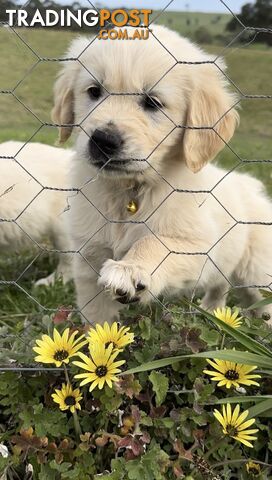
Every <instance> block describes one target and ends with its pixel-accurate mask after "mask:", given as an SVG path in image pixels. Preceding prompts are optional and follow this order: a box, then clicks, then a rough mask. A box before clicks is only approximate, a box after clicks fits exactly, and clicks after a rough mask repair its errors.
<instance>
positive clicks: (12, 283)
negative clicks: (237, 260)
mask: <svg viewBox="0 0 272 480" xmlns="http://www.w3.org/2000/svg"><path fill="white" fill-rule="evenodd" d="M88 2H89V4H90V6H91V7H92V8H94V9H96V7H95V5H93V3H92V2H91V1H90V0H88ZM173 2H174V0H170V1H165V3H166V4H165V6H164V8H163V9H162V10H161V11H159V12H156V14H155V16H154V17H153V18H152V21H151V22H150V23H149V26H148V27H146V28H148V29H149V32H150V35H152V36H153V37H154V38H155V39H156V41H157V42H158V43H159V44H160V45H161V47H162V48H163V49H165V50H166V51H167V53H168V54H169V55H170V57H171V58H172V60H173V64H172V66H171V67H170V68H169V69H168V70H167V71H166V72H165V73H164V75H162V76H161V77H160V78H158V80H157V82H156V84H157V83H159V82H160V81H161V80H162V78H164V77H165V76H166V75H167V74H168V73H169V71H171V70H172V69H173V68H175V67H176V65H179V64H184V65H186V64H187V65H199V64H204V63H210V64H213V65H214V67H215V68H217V69H219V70H220V71H221V73H222V74H223V75H225V77H226V78H227V80H228V81H229V82H230V84H231V85H232V87H233V89H234V90H235V91H236V92H237V93H238V97H237V101H236V102H235V103H234V104H233V105H232V107H231V109H232V108H235V107H237V106H238V105H239V104H240V103H241V102H242V101H244V100H251V101H254V100H256V99H260V100H261V99H271V98H272V95H269V94H268V95H262V94H247V93H244V92H243V91H242V89H241V88H240V87H239V85H237V84H236V83H235V82H234V81H233V80H232V78H230V76H229V75H228V74H227V73H226V72H225V71H223V70H222V68H221V67H220V62H218V60H219V59H220V58H221V57H222V55H224V54H225V53H226V52H227V49H228V48H230V47H231V46H232V45H233V44H234V43H235V42H236V41H237V40H239V38H240V37H241V36H243V35H245V34H248V33H251V34H253V38H251V39H250V40H249V42H247V45H248V44H249V43H252V42H253V41H254V39H255V37H256V36H257V35H258V34H259V33H269V34H272V29H268V28H262V27H261V26H259V28H257V27H251V26H247V25H244V24H243V23H242V22H241V20H240V19H239V18H238V17H237V16H236V15H235V13H234V12H233V11H232V9H231V8H230V7H229V6H228V2H224V1H223V0H218V2H220V3H221V4H222V5H223V6H224V7H225V8H226V11H227V12H228V13H229V14H231V15H232V17H233V18H235V19H236V21H237V23H238V24H239V26H240V31H239V33H238V34H237V35H235V36H234V38H232V40H231V41H230V42H229V43H228V45H226V46H225V47H222V49H221V51H220V53H219V54H217V55H215V58H214V60H211V61H203V62H201V61H200V62H197V61H181V60H178V59H177V58H176V57H175V56H174V55H173V53H172V52H171V51H170V50H169V49H167V48H166V46H165V45H164V44H163V43H162V42H161V41H160V39H159V38H157V37H156V35H155V34H154V32H153V31H152V23H153V22H155V21H156V20H158V19H159V17H160V16H161V15H162V14H163V13H164V12H165V11H167V9H168V8H169V7H171V5H172V4H173ZM28 3H29V2H27V3H26V4H25V5H23V6H22V7H20V8H26V7H27V5H28ZM1 28H2V29H4V28H6V29H9V31H10V34H11V35H14V36H15V37H16V41H17V43H18V44H20V43H22V44H23V45H24V47H25V48H26V49H27V50H29V51H30V52H31V55H32V57H33V59H34V63H32V64H31V66H30V68H28V69H26V71H25V72H23V73H22V76H21V78H19V79H18V80H17V82H16V84H15V85H14V86H13V87H12V88H9V89H4V90H0V93H1V96H9V97H12V99H13V100H14V101H15V102H18V103H19V104H20V106H21V107H22V109H24V110H25V111H26V112H28V114H29V115H32V116H33V118H35V120H36V123H37V128H36V129H35V131H34V132H33V134H32V135H31V136H30V137H29V138H28V139H27V140H26V141H25V142H24V143H23V146H22V147H20V148H19V150H18V151H17V152H16V154H14V155H12V156H8V155H1V156H0V158H1V161H5V160H13V161H14V162H16V164H17V165H18V167H19V168H21V169H23V170H24V171H25V172H26V173H27V174H28V175H29V177H30V178H32V179H33V180H34V181H35V182H36V183H37V186H38V187H39V188H38V190H37V193H36V194H35V196H34V197H33V198H31V200H30V201H28V202H27V203H26V205H25V206H24V207H23V209H22V211H21V212H20V214H19V215H18V216H17V217H16V218H0V228H1V223H2V224H4V223H11V224H12V225H14V226H16V228H18V229H20V231H22V232H23V234H24V235H25V236H26V237H27V238H28V239H29V240H30V241H31V242H33V244H35V245H36V248H37V249H38V253H37V254H35V256H34V258H33V259H32V260H30V261H29V262H28V263H27V265H26V266H25V267H24V268H23V270H22V271H20V273H19V274H18V275H17V278H16V279H14V280H3V279H0V288H2V287H5V288H14V287H16V288H17V289H18V290H20V292H21V293H23V294H24V295H25V296H26V297H27V298H28V299H29V301H30V303H33V304H35V305H36V306H37V307H38V309H39V313H40V315H45V314H46V313H49V314H51V313H53V312H58V311H59V305H56V306H55V308H48V306H46V305H43V304H42V303H41V302H40V301H38V300H37V299H36V298H35V296H34V294H33V293H32V292H30V291H27V289H26V288H24V287H23V286H22V285H20V279H21V278H22V277H23V276H24V274H25V273H26V272H27V271H28V269H29V268H30V267H31V266H32V264H33V263H34V262H35V261H36V260H37V259H38V258H39V257H40V255H43V254H44V253H48V252H50V253H51V252H54V253H58V254H60V255H81V256H82V258H84V255H83V253H82V251H81V250H82V248H81V249H79V250H77V251H72V250H63V249H52V248H48V247H47V246H43V245H40V244H39V243H38V242H36V241H35V240H34V239H33V238H32V236H31V232H29V231H26V230H25V229H24V228H23V227H22V225H20V222H19V219H20V217H21V216H22V215H23V214H24V212H25V211H26V210H27V209H29V208H30V206H31V205H32V204H33V202H35V201H36V200H37V198H38V197H39V196H40V195H41V194H42V193H43V192H45V191H55V192H57V191H59V192H66V193H67V209H69V194H71V193H72V194H77V193H81V194H82V195H84V193H83V192H82V191H81V188H63V187H60V186H59V187H58V186H56V187H53V186H51V185H44V184H43V183H42V182H40V180H39V179H38V178H35V176H34V175H33V174H32V173H31V172H30V171H29V170H28V169H27V168H26V167H25V166H24V165H23V163H21V162H20V159H19V157H20V152H21V151H22V150H23V149H24V148H26V146H27V145H28V144H29V143H30V142H31V141H32V140H35V137H36V136H37V135H38V134H39V133H40V131H41V130H42V129H43V128H44V127H55V128H57V127H60V126H63V127H67V128H69V126H71V125H70V124H69V125H68V124H67V125H57V124H55V123H52V122H46V121H42V120H41V118H40V116H39V115H38V114H37V113H36V112H35V109H33V108H31V107H30V106H29V105H28V104H27V102H26V101H24V100H23V99H22V98H21V96H20V95H18V94H17V92H18V89H19V87H20V86H21V85H22V83H23V82H24V81H25V80H26V79H27V78H28V76H29V75H31V74H32V72H33V71H34V70H35V69H36V68H37V67H39V66H41V65H43V64H45V63H46V64H48V63H50V62H53V63H62V62H68V61H69V62H78V63H79V64H80V65H81V67H82V68H85V69H86V70H87V67H86V66H85V65H84V63H82V61H81V55H82V53H83V52H81V53H80V55H78V56H77V57H72V58H64V57H57V58H53V57H44V56H42V55H41V54H40V53H39V52H38V51H36V48H35V47H33V46H32V45H31V42H30V41H28V39H27V38H24V36H23V35H22V34H21V33H20V30H19V29H18V28H15V27H11V26H7V23H5V22H1ZM39 34H40V35H41V34H42V33H41V32H39ZM96 39H97V36H94V37H93V38H92V39H91V40H90V43H89V44H88V46H87V47H86V48H88V47H89V46H90V45H91V43H93V42H95V41H96ZM86 48H85V49H86ZM2 55H5V51H4V50H3V51H2ZM252 68H254V64H252ZM89 73H90V76H91V77H92V78H94V75H93V73H92V72H89ZM96 81H97V82H98V83H100V82H99V81H98V80H97V79H96ZM100 85H101V84H100ZM101 86H102V85H101ZM154 86H155V85H154ZM154 86H153V88H154ZM103 89H104V90H105V87H104V86H103ZM52 90H53V85H52ZM145 94H146V93H145ZM111 95H127V96H128V95H143V94H142V93H139V94H137V93H121V94H120V93H113V92H109V91H107V94H106V96H105V98H104V99H103V100H102V102H104V101H105V100H106V99H107V98H108V97H109V96H111ZM33 100H34V101H35V98H34V97H33ZM100 104H101V102H99V104H98V105H100ZM92 112H93V110H92V111H91V112H90V113H89V114H88V115H91V114H92ZM161 112H162V113H163V114H164V115H166V116H167V114H166V113H165V112H164V111H163V110H161ZM227 113H228V112H224V114H223V115H222V116H221V117H220V118H219V119H218V120H217V122H216V123H215V125H213V126H212V127H211V126H207V127H205V126H202V127H194V126H183V125H177V124H176V123H175V122H174V121H173V120H172V119H171V118H169V117H168V116H167V118H168V119H169V120H170V122H171V124H172V128H171V129H170V131H169V133H168V134H167V136H169V135H171V133H172V132H173V131H174V130H176V129H210V130H211V129H212V130H213V131H214V132H215V133H216V134H217V135H218V136H219V133H218V132H217V131H216V125H217V124H218V123H219V122H220V120H222V118H223V117H224V116H225V115H226V114H227ZM83 121H84V119H83V120H82V122H83ZM82 122H81V123H80V124H73V125H72V126H75V127H78V128H79V129H82V130H83V131H84V132H85V133H86V134H87V135H88V133H87V132H86V131H85V130H84V128H83V126H82ZM248 135H250V132H248ZM220 138H221V140H222V141H223V142H224V143H225V148H226V149H229V150H230V151H231V153H232V155H233V156H234V158H235V163H234V165H233V167H232V168H231V169H228V170H226V172H225V175H224V176H223V177H222V178H221V179H220V180H219V182H218V183H217V184H216V185H214V186H213V187H212V188H211V189H209V190H184V189H181V188H174V187H173V186H172V185H170V184H169V187H170V193H169V194H168V196H167V197H166V199H167V198H168V197H169V196H171V195H173V194H174V192H180V193H187V194H198V193H204V194H209V195H211V196H212V197H213V198H214V200H215V201H216V202H218V203H219V204H220V205H221V207H222V208H223V209H224V210H225V212H226V213H227V214H228V215H229V216H230V218H231V219H232V220H233V223H232V225H231V226H230V228H229V229H228V230H227V231H226V232H224V233H223V235H221V237H220V238H218V240H217V241H216V243H214V244H213V245H212V246H211V247H210V249H209V250H208V251H206V252H197V253H195V252H180V251H178V252H176V251H172V250H169V249H168V253H167V255H166V256H165V258H163V260H162V261H161V262H160V264H159V265H157V266H156V269H155V270H154V271H153V273H154V272H155V271H156V270H157V269H158V268H159V267H160V265H161V264H162V263H163V262H164V261H165V260H166V259H167V257H168V256H169V255H171V254H178V255H205V256H206V258H207V260H208V259H209V260H210V261H211V262H212V263H213V264H214V266H215V267H216V268H217V269H218V270H219V272H220V274H221V275H222V276H223V277H224V278H225V280H226V281H227V282H228V284H229V285H230V288H231V287H233V285H232V284H231V282H230V279H229V278H227V276H225V274H224V272H223V271H221V269H220V267H219V266H218V265H217V264H216V263H215V262H214V260H213V258H212V256H211V255H210V252H211V250H212V249H213V248H214V247H215V246H216V245H217V244H218V243H219V242H221V240H222V239H223V238H224V237H225V236H226V235H227V234H228V233H229V232H230V230H232V229H233V228H234V227H235V226H236V225H238V224H250V223H254V224H259V225H267V226H271V225H272V222H271V221H270V222H263V221H256V222H246V221H243V220H240V219H237V218H235V217H234V216H233V215H232V213H231V212H229V211H228V210H227V209H226V207H225V206H224V205H223V204H222V203H221V202H220V200H219V199H218V198H217V196H216V192H215V188H216V187H217V186H218V184H219V183H221V182H222V181H223V180H224V178H226V177H227V176H228V175H229V174H230V173H231V172H232V171H234V170H235V169H237V168H238V167H240V166H241V165H244V164H251V163H270V164H271V163H272V160H271V159H259V160H254V159H247V158H243V157H242V155H241V154H239V153H238V152H237V151H235V149H234V148H233V147H231V145H230V144H229V143H226V142H225V140H224V139H223V138H222V137H220ZM164 140H165V138H163V139H162V140H161V142H160V143H158V145H157V146H156V148H158V147H159V146H160V145H161V143H163V142H164ZM156 148H155V149H154V150H153V151H152V152H150V154H149V155H148V156H147V157H146V158H145V159H144V161H145V162H147V163H148V165H149V166H150V167H151V168H152V169H153V170H154V172H155V173H156V174H157V175H159V176H161V174H160V173H159V172H158V171H157V170H156V169H155V168H154V166H152V165H151V164H150V163H149V158H150V157H151V156H152V154H153V153H154V151H155V150H156ZM110 160H111V159H110V158H109V159H108V161H107V162H106V164H107V163H108V162H109V161H110ZM136 160H137V159H136ZM101 168H102V169H103V168H104V166H103V167H101ZM161 180H162V181H164V182H166V183H168V182H167V180H166V179H165V178H161ZM90 181H95V178H92V179H89V182H90ZM13 188H15V185H10V186H8V187H7V189H6V190H5V191H3V192H0V198H1V197H3V196H4V195H5V194H7V193H8V192H9V191H10V190H12V189H13ZM85 198H86V201H87V202H90V200H89V199H88V198H87V197H86V196H85ZM166 199H164V200H163V201H166ZM92 207H95V208H96V209H97V211H98V212H99V214H100V215H101V217H103V219H104V222H105V223H104V225H105V224H108V223H111V222H115V223H123V222H124V221H120V222H119V221H118V220H111V219H108V218H107V217H106V216H105V215H104V213H103V212H102V211H100V210H99V208H98V207H97V206H95V205H93V204H92ZM159 207H160V205H158V206H157V209H158V208H159ZM0 215H1V212H0ZM147 220H148V219H145V220H144V221H138V222H137V221H133V220H128V221H125V223H131V224H133V223H143V224H145V226H146V228H147V229H148V231H149V232H150V234H152V235H154V236H156V233H155V232H153V231H152V229H151V228H150V227H149V226H148V225H147ZM104 225H103V226H104ZM100 228H101V227H100ZM96 233H97V232H95V234H96ZM95 234H94V235H95ZM156 238H158V237H156ZM88 241H90V238H88ZM160 241H161V240H160ZM85 261H86V262H87V259H85ZM90 268H93V266H92V265H90ZM35 280H37V279H36V278H35ZM271 285H272V282H271V283H270V284H269V285H249V287H254V288H255V287H257V288H261V287H263V288H267V289H269V290H270V291H272V288H271ZM101 291H102V290H101ZM92 300H93V299H92V298H90V300H89V302H91V301H92ZM154 300H155V301H156V302H157V303H159V304H161V305H162V306H163V308H164V309H167V305H166V304H164V303H162V301H161V299H159V298H154ZM0 302H1V300H0ZM70 311H71V312H75V313H78V312H79V310H78V309H76V308H73V309H71V310H70ZM80 313H82V312H81V311H80ZM20 314H21V313H20V312H19V315H20ZM22 315H24V313H23V312H22ZM83 316H84V315H83ZM14 321H15V322H16V316H15V317H14ZM30 323H31V322H30ZM4 324H5V319H4V320H3V318H2V319H1V326H3V325H4ZM28 326H29V322H26V325H25V329H27V328H28ZM1 328H2V327H1ZM0 336H1V337H2V338H3V337H5V338H7V337H8V336H10V337H11V338H17V339H18V338H20V340H21V341H22V342H25V339H24V338H23V335H22V333H16V332H13V333H9V332H7V331H4V332H1V333H0ZM5 370H14V371H28V370H33V371H35V370H36V371H46V370H47V369H46V368H42V367H39V366H37V365H36V366H35V365H34V363H31V362H30V364H29V365H23V364H20V362H18V361H16V362H15V361H14V360H12V354H11V355H10V358H7V359H6V362H5V361H4V362H3V361H1V364H0V371H5ZM50 371H52V368H50Z"/></svg>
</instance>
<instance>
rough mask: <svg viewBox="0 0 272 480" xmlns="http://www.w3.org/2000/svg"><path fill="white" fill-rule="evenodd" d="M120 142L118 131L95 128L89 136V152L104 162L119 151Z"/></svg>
mask: <svg viewBox="0 0 272 480" xmlns="http://www.w3.org/2000/svg"><path fill="white" fill-rule="evenodd" d="M122 143H123V142H122V138H121V136H120V135H119V133H117V132H114V133H113V132H109V131H106V130H99V129H96V130H95V131H94V133H93V135H92V137H91V138H90V143H89V147H90V154H91V156H92V158H94V159H95V160H100V161H103V162H104V163H105V162H107V161H108V160H109V159H110V158H111V157H112V156H113V155H116V154H117V153H118V152H119V150H120V148H121V145H122Z"/></svg>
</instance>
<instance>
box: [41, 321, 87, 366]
mask: <svg viewBox="0 0 272 480" xmlns="http://www.w3.org/2000/svg"><path fill="white" fill-rule="evenodd" d="M69 331H70V330H69V328H66V329H65V330H64V332H63V334H62V335H60V333H59V332H58V330H57V329H56V328H54V331H53V338H51V337H49V335H43V336H42V339H41V340H36V344H37V345H38V346H37V347H33V350H34V352H36V353H38V354H39V355H38V356H37V357H35V361H36V362H41V363H55V365H56V367H61V365H62V363H63V362H64V363H69V360H70V358H71V357H73V356H75V355H76V354H77V352H78V350H79V349H80V348H81V347H83V345H86V343H88V342H87V340H86V339H85V340H82V339H83V338H85V337H84V335H81V336H80V337H78V338H77V339H76V340H75V336H76V334H77V333H78V331H77V330H76V331H75V332H73V333H72V335H71V336H70V337H69Z"/></svg>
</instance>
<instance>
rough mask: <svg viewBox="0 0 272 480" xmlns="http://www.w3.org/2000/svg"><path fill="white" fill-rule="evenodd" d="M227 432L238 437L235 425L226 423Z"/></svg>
mask: <svg viewBox="0 0 272 480" xmlns="http://www.w3.org/2000/svg"><path fill="white" fill-rule="evenodd" d="M226 432H227V434H228V435H229V436H230V437H236V436H237V433H238V432H237V429H236V428H235V427H234V426H233V425H226Z"/></svg>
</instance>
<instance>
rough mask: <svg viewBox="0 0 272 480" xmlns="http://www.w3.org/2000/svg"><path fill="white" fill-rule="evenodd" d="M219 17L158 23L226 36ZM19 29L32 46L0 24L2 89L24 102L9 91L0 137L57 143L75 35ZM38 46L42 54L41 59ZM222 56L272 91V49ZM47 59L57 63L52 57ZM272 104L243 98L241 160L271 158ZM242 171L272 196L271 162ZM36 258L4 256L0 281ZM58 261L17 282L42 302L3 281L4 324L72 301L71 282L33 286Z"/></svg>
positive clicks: (243, 79)
mask: <svg viewBox="0 0 272 480" xmlns="http://www.w3.org/2000/svg"><path fill="white" fill-rule="evenodd" d="M215 17H216V15H215V14H197V13H190V14H187V13H186V14H185V13H175V12H169V13H167V14H164V15H163V16H162V17H161V18H160V21H161V23H164V24H166V25H167V26H169V27H170V28H172V29H176V30H178V31H179V32H180V33H183V34H185V35H187V36H189V37H190V36H193V35H194V31H195V29H196V28H199V27H200V26H205V27H206V28H207V29H209V30H211V31H212V34H213V35H215V34H218V33H222V32H223V30H224V28H225V24H226V22H227V21H228V19H229V16H228V15H221V16H220V19H218V21H217V23H214V19H215ZM188 18H189V19H190V24H188ZM212 22H213V23H212ZM17 33H18V34H19V35H20V36H21V38H22V39H23V40H24V42H25V43H26V44H29V47H27V46H26V44H25V43H23V42H22V40H21V39H20V38H19V37H18V35H16V34H15V33H14V32H13V31H11V30H10V29H9V28H1V29H0V44H1V45H5V50H4V52H3V53H2V55H1V57H0V71H1V80H0V90H12V89H14V88H15V87H16V86H17V87H16V88H15V90H14V95H16V97H17V98H18V99H19V100H17V99H16V98H15V96H13V95H11V94H8V93H5V94H2V95H0V111H1V115H0V141H5V140H10V139H16V140H22V141H28V140H30V139H31V138H33V141H41V142H45V143H49V144H54V142H55V141H56V138H57V132H56V129H55V128H54V127H50V126H43V122H50V121H51V120H50V110H51V108H52V103H53V99H52V85H53V82H54V78H55V76H56V73H57V71H58V68H59V62H57V61H55V60H54V59H56V58H59V57H60V56H62V55H63V54H64V52H65V50H66V49H67V45H68V44H69V42H70V41H71V40H72V38H74V37H75V36H76V35H77V33H75V32H69V31H62V32H59V31H54V30H36V31H35V30H30V29H19V30H18V32H17ZM204 48H205V49H206V50H208V51H210V52H211V53H214V54H215V56H216V55H218V54H219V53H220V52H222V50H223V48H224V47H222V45H221V46H220V45H215V44H212V45H204ZM32 50H33V51H34V52H37V54H38V56H37V55H35V53H33V51H32ZM224 53H225V57H226V61H227V64H228V67H229V69H228V75H229V76H230V78H231V79H232V81H233V82H234V83H235V85H237V86H238V87H239V88H240V90H241V91H242V92H243V93H244V94H258V95H268V94H271V88H270V85H271V78H272V61H271V60H272V58H271V57H272V50H271V49H268V48H266V47H262V46H260V45H258V47H256V46H255V45H253V46H248V47H243V48H241V46H240V45H237V44H235V45H232V47H231V48H228V49H227V50H226V51H225V52H224ZM39 58H40V59H39ZM46 58H49V59H52V60H51V61H46V60H44V59H46ZM21 80H22V81H21ZM271 102H272V100H271V99H255V98H254V99H243V100H242V101H241V110H240V115H241V123H240V126H239V128H238V130H237V132H236V134H235V136H234V138H233V140H232V141H231V144H230V145H231V148H232V149H234V151H235V152H237V154H238V155H239V156H240V158H242V159H247V160H269V159H270V160H271V151H272V135H271V131H272V115H271ZM23 104H24V105H25V106H24V105H23ZM31 112H33V113H34V116H33V114H32V113H31ZM218 161H219V163H221V164H222V165H223V166H225V167H226V168H227V169H230V168H232V167H233V166H234V165H236V163H237V161H238V159H237V156H236V155H235V154H234V153H232V152H231V150H230V149H228V148H227V147H226V148H225V149H224V151H223V152H222V153H221V154H220V155H219V159H218ZM239 168H240V170H241V171H250V172H252V173H253V174H254V175H255V176H257V177H258V178H260V179H262V180H263V181H264V183H265V185H266V187H267V189H268V191H269V193H270V194H272V171H271V163H268V162H263V163H251V164H248V163H244V164H242V166H240V167H239ZM36 255H37V251H35V250H34V251H31V252H24V253H20V254H18V253H16V254H13V255H9V256H8V257H7V256H6V255H2V256H0V271H1V279H3V280H8V281H10V280H16V278H17V277H18V272H19V273H21V272H22V271H24V270H25V268H26V267H27V265H28V264H30V263H31V261H32V260H33V258H34V257H35V256H36ZM54 264H55V259H54V258H51V257H48V256H46V255H42V256H41V257H39V258H38V259H37V260H36V261H35V262H34V263H33V264H32V265H31V267H30V268H29V269H28V270H27V271H26V272H25V274H24V275H23V277H22V278H21V279H20V280H19V282H18V283H19V285H20V287H22V288H23V289H25V290H26V291H27V292H28V293H29V295H30V296H32V297H33V298H35V299H36V301H37V302H38V303H36V302H35V301H33V299H31V297H28V296H27V295H26V294H25V293H24V291H23V290H21V289H20V288H18V287H16V286H10V285H0V322H1V321H5V322H6V321H7V319H8V318H9V319H10V320H11V321H12V322H13V324H16V318H17V317H16V315H21V314H22V313H25V314H30V315H36V316H43V315H44V313H45V311H44V309H43V308H41V306H40V305H42V306H44V307H47V308H49V309H50V308H54V307H55V308H56V307H58V306H59V305H62V304H66V305H67V304H69V305H71V304H73V303H74V295H73V290H72V287H71V286H68V287H63V286H62V285H61V284H60V283H59V284H57V285H56V286H54V287H51V288H48V289H46V288H44V287H40V288H38V289H37V288H34V287H33V284H32V280H33V278H34V279H37V278H40V277H42V276H45V275H47V274H48V272H51V271H52V270H53V269H54ZM2 272H3V273H2Z"/></svg>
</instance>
